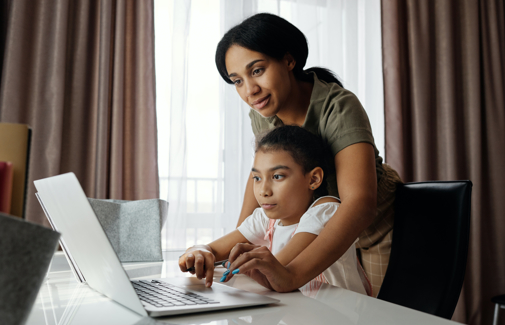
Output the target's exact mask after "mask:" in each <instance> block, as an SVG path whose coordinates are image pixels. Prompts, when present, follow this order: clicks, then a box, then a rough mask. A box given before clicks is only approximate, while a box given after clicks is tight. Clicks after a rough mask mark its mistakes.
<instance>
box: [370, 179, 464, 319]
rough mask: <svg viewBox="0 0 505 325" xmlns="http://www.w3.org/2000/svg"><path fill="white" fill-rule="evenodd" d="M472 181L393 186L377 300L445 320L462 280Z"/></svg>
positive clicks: (455, 299)
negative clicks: (385, 260)
mask: <svg viewBox="0 0 505 325" xmlns="http://www.w3.org/2000/svg"><path fill="white" fill-rule="evenodd" d="M471 193H472V182H470V181H433V182H419V183H407V184H401V185H398V187H397V190H396V199H395V221H394V222H395V225H394V231H393V242H392V247H391V257H390V260H389V265H388V269H387V271H386V275H385V277H384V282H383V283H382V287H381V290H380V292H379V295H378V297H377V298H379V299H382V300H385V301H389V302H392V303H395V304H398V305H402V306H405V307H409V308H412V309H415V310H419V311H423V312H426V313H429V314H432V315H436V316H439V317H443V318H447V319H450V318H451V317H452V314H453V313H454V309H455V308H456V304H457V302H458V298H459V294H460V292H461V287H462V285H463V278H464V276H465V268H466V260H467V255H468V241H469V234H470V207H471Z"/></svg>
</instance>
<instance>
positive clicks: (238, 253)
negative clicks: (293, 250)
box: [225, 243, 296, 292]
mask: <svg viewBox="0 0 505 325" xmlns="http://www.w3.org/2000/svg"><path fill="white" fill-rule="evenodd" d="M228 260H229V262H228V263H227V264H226V265H227V266H228V269H229V270H230V272H229V274H228V276H227V277H226V280H225V281H228V280H229V279H231V278H232V277H233V275H234V274H245V275H248V276H249V277H251V278H252V279H253V280H255V281H256V282H258V283H259V284H261V285H262V286H264V287H266V288H268V289H270V290H275V291H277V292H289V291H293V290H295V289H296V288H295V287H293V277H294V275H293V274H292V273H291V272H290V270H289V268H288V267H285V266H283V265H282V264H281V263H280V262H279V261H278V260H277V259H276V258H275V256H274V255H273V254H272V253H271V252H270V250H269V249H268V248H267V247H265V246H259V245H252V244H243V243H241V244H237V245H235V247H233V249H232V250H231V252H230V256H229V258H228ZM229 263H231V264H229Z"/></svg>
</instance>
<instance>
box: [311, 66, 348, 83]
mask: <svg viewBox="0 0 505 325" xmlns="http://www.w3.org/2000/svg"><path fill="white" fill-rule="evenodd" d="M303 72H304V73H305V74H307V73H309V72H314V73H315V74H316V76H317V79H319V80H322V81H324V82H326V83H331V82H334V83H336V84H338V85H339V86H340V87H342V88H344V85H343V84H342V82H341V81H340V80H338V78H337V76H336V75H335V74H334V73H333V71H331V70H329V69H326V68H321V67H312V68H309V69H306V70H303Z"/></svg>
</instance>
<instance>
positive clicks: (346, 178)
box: [228, 143, 377, 292]
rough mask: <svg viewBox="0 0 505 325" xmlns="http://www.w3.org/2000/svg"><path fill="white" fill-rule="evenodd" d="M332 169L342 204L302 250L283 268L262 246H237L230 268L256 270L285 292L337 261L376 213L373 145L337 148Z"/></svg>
mask: <svg viewBox="0 0 505 325" xmlns="http://www.w3.org/2000/svg"><path fill="white" fill-rule="evenodd" d="M335 168H336V171H337V183H338V189H339V194H340V199H341V201H342V203H341V204H340V206H339V208H338V210H337V212H336V213H335V215H334V216H333V217H332V218H331V219H330V221H328V223H327V224H326V226H325V227H324V229H323V230H322V231H321V233H320V234H319V236H317V238H315V240H314V241H313V242H312V243H311V244H310V245H309V246H308V247H307V248H306V249H305V250H303V251H302V252H301V253H300V254H299V255H298V256H296V257H295V258H294V259H293V260H292V261H291V262H290V263H289V264H288V265H287V266H286V267H284V266H283V265H282V264H281V263H279V262H278V261H277V260H276V259H275V258H274V257H273V256H271V254H270V255H269V254H268V252H265V250H264V249H252V250H249V251H247V253H244V252H245V251H246V250H245V249H248V247H250V246H248V245H240V246H239V247H235V248H234V249H233V251H232V253H231V254H230V257H229V258H230V260H231V262H232V264H231V267H230V268H231V269H237V268H239V269H240V272H239V273H245V272H250V271H251V270H257V271H259V272H261V273H262V274H263V275H264V276H265V278H266V279H267V280H268V282H269V284H270V287H271V288H272V289H274V290H276V291H279V292H287V291H292V290H295V289H297V288H299V287H301V286H303V285H304V284H305V283H307V282H309V281H310V280H312V279H313V278H314V277H316V276H317V275H319V274H320V273H321V272H323V271H324V270H326V269H327V268H328V267H329V266H330V265H331V264H333V263H334V262H335V261H336V260H338V259H339V258H340V257H341V256H342V255H343V254H344V253H345V252H346V251H347V249H348V248H349V247H350V246H351V244H352V243H353V242H354V241H355V240H356V238H358V237H359V235H360V234H361V232H362V231H363V230H365V229H366V228H367V227H368V226H369V225H370V224H371V223H372V221H373V220H374V217H375V214H376V209H377V177H376V172H375V155H374V150H373V146H372V145H370V144H368V143H357V144H353V145H351V146H349V147H347V148H345V149H343V150H341V151H340V152H339V153H338V154H337V155H336V156H335ZM293 239H294V238H293ZM241 250H242V251H241ZM272 258H273V259H272ZM229 278H230V277H229ZM229 278H228V279H229Z"/></svg>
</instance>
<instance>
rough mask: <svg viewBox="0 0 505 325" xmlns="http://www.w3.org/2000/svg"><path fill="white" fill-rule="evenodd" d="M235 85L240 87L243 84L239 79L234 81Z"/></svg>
mask: <svg viewBox="0 0 505 325" xmlns="http://www.w3.org/2000/svg"><path fill="white" fill-rule="evenodd" d="M233 83H234V84H235V86H239V85H240V83H241V80H240V79H237V80H235V81H233Z"/></svg>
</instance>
